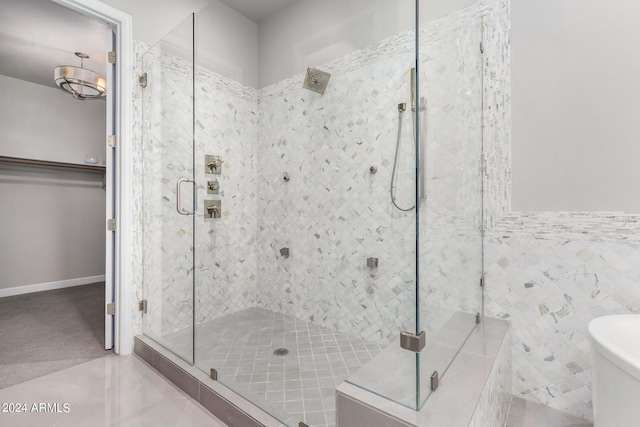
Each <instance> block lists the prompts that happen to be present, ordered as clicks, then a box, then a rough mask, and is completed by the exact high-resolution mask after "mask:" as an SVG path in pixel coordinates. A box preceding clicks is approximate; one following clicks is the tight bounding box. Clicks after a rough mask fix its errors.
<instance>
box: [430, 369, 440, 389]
mask: <svg viewBox="0 0 640 427" xmlns="http://www.w3.org/2000/svg"><path fill="white" fill-rule="evenodd" d="M439 383H440V374H438V371H433V374H431V391H436V389H437V388H438V385H439Z"/></svg>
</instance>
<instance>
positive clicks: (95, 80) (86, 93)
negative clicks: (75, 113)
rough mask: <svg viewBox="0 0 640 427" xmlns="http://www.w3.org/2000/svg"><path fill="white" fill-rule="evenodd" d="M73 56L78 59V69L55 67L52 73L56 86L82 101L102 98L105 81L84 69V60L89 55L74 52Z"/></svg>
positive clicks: (105, 85) (64, 66)
mask: <svg viewBox="0 0 640 427" xmlns="http://www.w3.org/2000/svg"><path fill="white" fill-rule="evenodd" d="M75 55H76V56H77V57H78V58H80V67H74V66H71V65H61V66H59V67H56V68H55V71H54V77H55V80H56V85H57V86H58V87H59V88H60V89H62V90H63V91H65V92H67V93H70V94H71V95H73V97H74V98H76V99H80V100H82V101H84V100H85V99H99V98H102V97H104V96H105V93H106V91H107V81H106V79H105V78H104V77H103V76H101V75H100V74H98V73H96V72H93V71H91V70H87V69H86V68H84V60H85V59H89V55H87V54H86V53H82V52H76V53H75Z"/></svg>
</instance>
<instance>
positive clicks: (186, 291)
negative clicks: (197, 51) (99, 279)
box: [136, 3, 493, 345]
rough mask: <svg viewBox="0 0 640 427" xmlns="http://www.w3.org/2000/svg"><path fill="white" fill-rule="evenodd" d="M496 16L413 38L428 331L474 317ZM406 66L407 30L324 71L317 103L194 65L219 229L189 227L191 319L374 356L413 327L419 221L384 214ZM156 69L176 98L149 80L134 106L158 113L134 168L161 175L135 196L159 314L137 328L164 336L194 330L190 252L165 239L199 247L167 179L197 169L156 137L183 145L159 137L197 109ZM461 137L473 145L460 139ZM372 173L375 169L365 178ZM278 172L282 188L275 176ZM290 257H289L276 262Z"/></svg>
mask: <svg viewBox="0 0 640 427" xmlns="http://www.w3.org/2000/svg"><path fill="white" fill-rule="evenodd" d="M492 8H493V6H491V3H482V4H480V5H479V7H477V8H474V9H469V10H466V11H464V12H463V13H461V14H460V15H458V16H455V17H451V18H447V19H443V20H438V21H436V22H435V23H434V24H433V25H432V26H429V27H427V28H424V29H423V30H422V33H421V41H422V45H421V50H422V51H423V52H427V54H426V55H425V56H423V57H422V58H421V61H422V63H421V66H422V67H423V70H424V73H425V74H424V76H423V77H424V80H425V81H431V82H432V86H430V87H427V88H426V89H425V93H428V97H429V99H428V102H430V103H431V104H430V106H429V109H428V111H427V112H426V117H423V119H426V120H427V124H428V127H427V131H426V133H427V134H426V137H427V140H428V144H427V149H428V156H427V157H428V158H429V161H430V163H429V166H431V167H429V168H428V170H429V172H430V174H429V175H428V176H427V188H428V191H429V194H430V197H431V199H430V201H429V204H428V206H427V209H426V215H424V216H423V217H422V222H421V226H422V229H423V230H424V231H425V232H424V234H423V235H422V236H421V239H422V243H423V247H424V253H423V255H422V257H423V259H424V260H425V261H426V262H424V263H423V265H428V266H430V267H433V268H427V269H425V270H422V274H423V275H424V277H426V278H427V282H429V283H430V285H429V286H428V287H425V288H424V289H425V290H426V291H425V292H423V293H422V299H421V302H422V304H423V307H428V309H427V310H425V313H423V315H425V317H427V316H428V320H429V321H428V322H426V323H427V325H424V328H426V329H429V330H430V331H434V330H437V329H439V325H441V324H443V323H445V322H446V320H447V319H448V317H447V316H448V313H450V312H451V311H455V310H460V309H463V310H465V311H470V312H476V311H479V304H480V290H479V286H478V279H479V269H480V267H479V265H480V264H479V262H480V261H479V260H480V259H481V246H480V238H479V233H478V231H477V230H478V228H479V224H480V219H479V218H480V215H479V194H480V188H479V185H478V184H477V183H479V182H480V180H479V179H478V174H479V171H480V170H479V166H480V161H479V157H480V154H479V153H480V149H481V141H479V138H478V137H479V136H480V132H479V129H480V126H481V122H480V120H481V119H480V117H481V116H480V114H479V111H480V108H481V97H480V96H479V93H480V90H481V88H482V85H481V81H480V77H481V73H480V72H479V71H480V70H479V69H478V66H479V65H480V62H479V59H480V57H479V55H478V51H479V42H480V37H481V35H482V33H481V31H480V24H481V22H482V20H483V19H486V18H483V17H486V16H487V15H488V14H489V13H492V10H493V9H492ZM138 50H139V53H140V51H141V50H144V46H142V45H139V46H138ZM412 57H413V36H412V35H411V34H401V35H398V36H396V37H393V38H390V39H387V40H385V41H383V42H381V43H379V44H377V45H375V46H372V47H371V48H368V49H364V50H362V51H359V52H356V53H354V54H352V55H348V56H346V57H344V58H342V59H341V60H338V61H334V62H332V63H329V64H325V66H323V68H324V69H326V70H327V71H329V72H331V73H332V74H333V77H332V80H331V82H330V85H329V88H328V89H327V92H326V93H325V95H324V96H322V97H320V96H319V95H317V94H314V93H312V92H309V91H306V90H303V89H301V88H300V85H301V81H302V76H301V75H300V76H294V77H293V78H291V79H287V80H285V81H283V82H280V83H278V84H276V85H273V86H271V87H268V88H265V89H264V90H262V91H260V92H259V93H258V92H257V91H253V90H250V89H247V88H243V87H241V86H239V85H237V84H235V83H233V82H231V81H229V80H226V79H223V78H220V77H218V76H216V75H215V74H213V73H208V72H205V71H203V70H200V69H199V70H198V74H197V81H198V84H197V89H196V100H197V101H196V102H197V106H196V111H197V112H196V116H197V118H198V120H197V123H196V139H197V141H198V147H197V153H196V160H195V162H196V174H197V176H196V178H197V181H198V182H199V184H200V187H199V189H198V200H199V202H200V203H201V202H202V200H203V199H204V198H205V197H206V198H209V197H211V198H213V199H220V200H222V202H223V218H222V219H220V220H205V219H204V218H202V217H201V216H198V217H197V218H196V224H197V225H196V229H197V230H204V231H206V232H204V233H200V232H199V233H198V235H197V236H196V254H197V256H196V262H197V265H196V266H195V272H196V281H197V294H196V299H197V301H196V318H197V320H198V322H201V321H206V320H210V319H214V318H216V317H219V316H221V315H223V314H225V313H229V312H231V311H235V310H239V309H242V308H246V307H251V306H260V307H265V308H269V309H271V310H274V311H278V312H281V313H283V314H288V315H293V316H296V317H299V318H301V319H304V320H308V321H312V322H314V323H316V324H321V325H326V326H328V327H331V328H335V329H337V330H341V331H345V332H349V333H351V334H354V335H356V336H360V337H363V338H365V339H368V340H372V341H375V342H377V343H380V344H383V345H384V344H387V343H389V342H390V341H391V340H393V339H396V338H397V333H398V331H399V330H400V329H412V325H413V322H414V317H415V313H414V311H415V309H414V299H415V295H414V288H415V285H414V269H415V265H414V261H413V260H414V252H413V251H414V249H415V248H414V246H415V241H414V238H413V236H414V235H415V219H414V215H415V214H414V213H412V212H409V213H402V212H400V211H398V210H396V209H394V208H392V206H391V203H390V199H389V184H390V176H391V170H392V167H393V156H394V149H395V143H396V137H397V124H398V120H399V113H398V110H397V104H398V103H399V102H407V103H409V102H410V95H409V92H410V89H409V69H410V67H411V65H412ZM152 63H153V64H154V65H155V66H158V67H160V66H162V69H164V70H165V71H167V70H171V72H165V73H161V78H163V79H165V81H164V82H163V84H164V86H162V87H169V88H172V90H168V91H167V90H165V91H164V92H160V93H158V92H155V93H154V91H153V90H150V88H151V87H153V84H150V86H148V87H147V89H144V91H142V90H141V89H138V91H137V92H136V97H137V98H136V99H140V98H141V97H144V98H145V99H147V100H149V101H150V100H153V99H159V98H161V99H163V104H158V103H157V102H156V103H155V104H153V107H152V109H151V110H150V111H152V112H153V114H152V115H151V117H142V116H141V115H140V116H139V120H140V121H141V122H142V121H144V127H145V129H149V130H150V134H149V135H148V137H147V140H146V141H148V142H145V146H144V149H143V151H142V152H143V156H142V157H143V163H142V166H141V168H142V169H143V170H144V174H145V177H154V176H157V177H160V176H161V177H162V179H155V180H154V179H151V180H148V179H145V180H144V182H143V184H144V185H143V186H142V187H141V188H143V189H141V193H143V194H144V195H145V197H144V199H145V205H144V207H143V208H144V209H143V210H142V213H141V218H142V221H143V223H144V232H145V239H144V241H143V243H142V245H143V251H142V252H143V253H144V265H145V272H144V275H145V279H144V280H145V282H146V283H162V286H160V287H155V288H153V289H155V291H153V289H151V292H149V290H147V291H146V293H145V294H146V297H147V299H148V300H149V303H150V304H152V305H153V307H162V310H158V309H156V310H155V311H153V312H152V310H150V312H149V314H148V315H146V317H145V322H146V325H147V326H146V327H145V328H146V329H145V330H153V331H154V332H155V333H157V334H159V335H162V334H167V333H171V332H175V331H177V330H179V329H181V328H184V327H187V325H188V323H189V320H190V319H189V313H190V307H191V306H192V304H193V302H192V301H191V299H192V296H191V292H190V282H191V277H190V275H191V274H193V271H192V269H191V267H190V266H189V265H187V264H185V262H187V263H188V262H189V260H188V259H187V258H191V256H190V252H189V251H188V250H184V248H183V247H182V246H184V245H182V246H178V247H174V248H172V247H170V246H171V245H169V246H167V247H164V246H163V245H162V244H161V240H160V236H161V235H162V233H164V235H165V236H174V239H172V241H174V242H182V243H187V242H188V241H190V240H191V239H192V235H191V234H190V228H189V224H186V225H183V224H181V223H176V222H175V221H173V219H172V220H171V221H169V220H166V219H165V218H164V215H167V216H170V217H172V218H173V217H177V215H175V181H176V180H177V179H178V177H180V176H184V175H185V174H186V175H189V174H190V169H191V159H190V157H184V158H182V156H184V153H186V152H188V151H189V150H190V148H189V147H187V146H179V145H178V146H177V147H178V148H177V149H176V148H175V147H176V146H172V149H171V150H170V151H171V153H176V155H175V156H173V155H171V156H170V157H169V156H167V155H166V154H164V155H162V154H161V153H163V152H166V151H167V150H166V147H163V146H162V143H161V142H160V141H161V140H160V135H161V134H162V135H163V136H164V137H165V140H166V139H167V136H168V137H169V138H168V140H169V141H170V142H171V143H172V144H173V143H174V142H175V143H176V144H180V143H183V142H184V141H185V138H182V139H180V138H181V137H183V136H184V135H185V134H189V130H188V129H186V128H185V129H179V128H178V129H165V128H164V127H163V126H164V125H166V124H168V123H171V122H173V121H176V120H178V121H180V122H182V121H183V120H185V119H186V117H182V116H181V114H183V113H184V114H186V113H189V112H190V111H191V110H190V108H191V107H190V105H189V104H190V102H191V98H190V96H189V95H188V94H189V91H190V89H189V88H188V87H185V91H186V92H185V93H187V96H185V93H182V94H181V93H180V91H178V90H175V89H176V88H177V87H179V86H180V84H181V83H180V82H181V81H182V82H184V81H185V73H187V71H186V68H185V64H183V63H181V62H180V61H177V60H175V58H168V57H161V56H157V57H155V58H153V61H152ZM147 68H148V67H147ZM153 69H154V67H151V70H152V71H154V70H153ZM145 71H147V72H149V71H148V70H145ZM155 71H156V73H157V72H158V71H159V70H155ZM187 74H188V73H187ZM153 78H154V77H153V76H150V79H151V81H152V82H153ZM156 86H157V87H160V86H161V85H156ZM136 88H137V86H136ZM159 90H161V89H156V91H159ZM140 91H142V95H141V94H140ZM347 92H348V93H349V98H348V99H345V98H344V93H347ZM174 97H175V98H176V99H174ZM178 98H179V99H178ZM180 103H182V104H184V105H182V104H180ZM163 105H164V107H162V106H163ZM176 105H177V106H178V107H177V108H176ZM163 108H164V109H163ZM175 114H178V116H177V117H176V116H175ZM401 120H402V123H403V128H402V129H403V133H402V139H401V141H402V142H401V153H400V160H399V171H400V172H399V174H398V179H397V183H398V188H399V191H398V194H397V199H398V203H399V204H400V205H402V206H407V207H408V206H410V205H411V202H412V201H413V187H414V185H415V184H414V182H413V176H412V175H413V174H412V172H413V170H412V167H413V165H412V161H413V149H414V147H413V145H412V144H411V127H412V125H411V119H410V116H409V115H408V114H404V115H403V116H402V117H401ZM461 122H463V123H466V124H467V127H466V128H462V127H460V126H459V123H461ZM470 139H474V140H475V141H476V142H477V143H474V144H473V145H469V144H467V143H468V141H469V140H470ZM204 153H210V154H221V155H222V156H223V159H224V160H225V164H224V168H223V174H222V176H221V177H220V180H221V186H222V190H223V192H224V194H221V195H220V196H205V190H204V188H203V186H202V183H203V182H204V180H205V179H204V178H205V176H204V174H203V172H202V170H199V169H198V168H199V167H201V165H202V163H203V159H202V158H203V154H204ZM370 166H376V167H377V168H378V172H377V173H376V174H371V173H370V172H369V168H370ZM285 172H286V173H288V175H289V176H290V178H291V179H290V181H289V182H285V181H284V180H283V179H282V176H283V174H284V173H285ZM185 187H186V186H185ZM188 203H189V200H184V201H183V204H184V205H185V206H186V205H187V204H188ZM199 210H200V212H202V209H201V206H199ZM184 218H187V217H184ZM184 218H182V217H177V219H176V220H177V221H180V220H184ZM174 219H175V218H174ZM187 219H188V218H187ZM255 230H257V233H256V231H255ZM176 244H179V243H176ZM165 246H166V245H165ZM285 246H286V247H289V248H290V253H291V256H290V257H289V258H283V257H281V256H280V255H279V249H280V248H282V247H285ZM180 248H182V250H181V249H180ZM370 256H373V257H378V258H379V267H378V268H377V269H375V270H371V269H369V268H367V266H366V258H367V257H370ZM184 271H187V272H188V275H189V276H187V277H185V276H184V273H183V272H184ZM161 275H162V276H163V277H162V279H161ZM451 283H456V284H458V285H460V284H462V283H464V284H468V285H464V286H462V285H461V286H450V284H451ZM183 285H184V286H183ZM137 298H139V296H137ZM437 309H438V310H441V311H437ZM154 316H159V317H160V318H154ZM154 328H155V329H154Z"/></svg>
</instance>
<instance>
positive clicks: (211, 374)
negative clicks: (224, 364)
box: [209, 368, 218, 381]
mask: <svg viewBox="0 0 640 427" xmlns="http://www.w3.org/2000/svg"><path fill="white" fill-rule="evenodd" d="M209 377H210V378H211V379H212V380H214V381H218V371H216V370H215V369H213V368H211V371H209Z"/></svg>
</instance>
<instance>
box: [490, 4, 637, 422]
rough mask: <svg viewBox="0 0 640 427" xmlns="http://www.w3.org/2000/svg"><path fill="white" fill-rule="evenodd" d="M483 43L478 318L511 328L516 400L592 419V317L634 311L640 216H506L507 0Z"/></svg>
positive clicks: (508, 180)
mask: <svg viewBox="0 0 640 427" xmlns="http://www.w3.org/2000/svg"><path fill="white" fill-rule="evenodd" d="M501 4H502V6H500V9H496V12H498V14H497V15H494V16H493V17H492V19H490V20H489V21H488V22H487V28H488V32H485V38H486V37H487V34H489V35H491V37H493V38H494V39H495V40H496V41H497V42H496V43H485V49H486V50H485V51H486V52H487V54H488V55H489V56H490V58H492V59H493V60H492V61H489V62H487V64H486V66H485V74H486V75H488V76H490V77H491V78H490V79H488V80H486V81H485V95H484V96H485V102H486V105H487V108H486V109H485V113H484V116H485V119H484V120H485V132H484V139H485V154H484V155H485V166H484V170H485V184H484V187H485V214H484V217H485V228H486V231H487V234H486V237H485V269H486V274H487V289H486V301H485V304H486V307H485V310H486V313H487V314H488V315H492V316H496V317H503V318H507V319H509V320H510V321H511V322H512V323H513V333H514V344H513V365H514V394H515V395H516V396H520V397H522V398H524V399H527V400H530V401H532V402H535V403H542V404H545V405H548V406H550V407H552V408H555V409H557V410H561V411H565V412H568V413H571V414H573V415H576V416H579V417H582V418H585V419H588V420H590V419H592V408H591V389H590V387H591V366H590V348H589V345H588V341H587V333H586V328H587V324H588V323H589V321H590V320H591V319H593V318H595V317H598V316H602V315H607V314H614V313H637V312H638V304H639V303H638V285H637V283H638V282H639V279H640V271H638V270H637V268H636V267H635V266H636V265H637V257H638V255H637V253H638V237H637V236H638V235H639V234H640V233H639V232H640V228H639V226H640V222H639V221H638V220H639V219H640V216H639V215H638V214H637V213H633V212H534V213H531V212H512V211H511V208H510V202H511V158H510V156H511V154H510V151H511V139H510V138H511V135H510V132H511V99H510V66H511V65H510V56H511V52H510V51H511V46H510V20H509V15H508V9H509V2H508V1H505V2H501Z"/></svg>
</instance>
